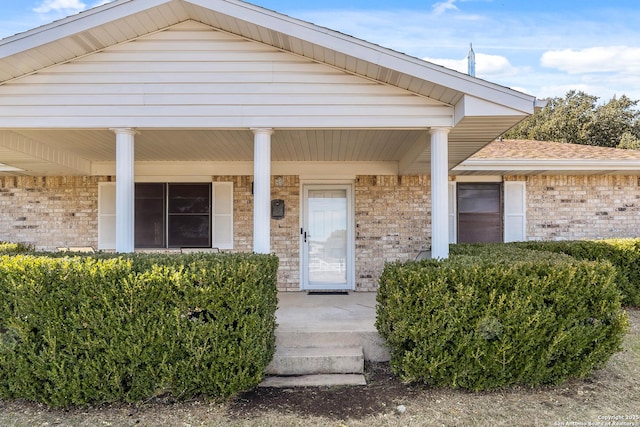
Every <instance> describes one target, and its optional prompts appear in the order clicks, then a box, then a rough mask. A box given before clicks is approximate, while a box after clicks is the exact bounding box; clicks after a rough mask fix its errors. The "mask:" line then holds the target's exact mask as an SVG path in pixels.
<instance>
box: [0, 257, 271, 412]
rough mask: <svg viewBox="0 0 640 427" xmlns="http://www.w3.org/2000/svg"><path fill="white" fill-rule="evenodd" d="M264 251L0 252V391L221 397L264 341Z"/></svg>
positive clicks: (251, 365)
mask: <svg viewBox="0 0 640 427" xmlns="http://www.w3.org/2000/svg"><path fill="white" fill-rule="evenodd" d="M277 268H278V260H277V258H276V257H275V256H268V255H253V254H239V255H228V254H220V255H183V256H179V255H173V256H166V255H165V256H160V255H153V256H139V255H138V256H130V257H114V256H107V255H100V256H98V257H93V256H72V257H45V256H24V255H19V256H14V257H10V256H1V257H0V396H2V397H4V398H24V399H28V400H33V401H39V402H44V403H46V404H48V405H51V406H67V405H70V404H74V405H85V404H96V403H106V402H113V401H127V402H133V401H140V400H144V399H148V398H151V397H154V396H159V395H164V394H169V395H172V396H175V397H176V398H181V399H182V398H189V397H192V396H194V395H199V394H203V395H207V396H213V397H224V396H229V395H232V394H235V393H237V392H239V391H242V390H246V389H249V388H252V387H254V386H255V385H256V384H258V383H259V382H260V380H261V379H262V376H263V371H264V368H265V367H266V365H267V364H268V363H269V362H270V360H271V358H272V356H273V351H274V348H275V335H274V332H275V310H276V306H277V294H276V272H277Z"/></svg>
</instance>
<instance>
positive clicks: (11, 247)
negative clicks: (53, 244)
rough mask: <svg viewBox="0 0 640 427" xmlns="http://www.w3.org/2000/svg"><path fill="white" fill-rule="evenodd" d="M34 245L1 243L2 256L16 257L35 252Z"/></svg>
mask: <svg viewBox="0 0 640 427" xmlns="http://www.w3.org/2000/svg"><path fill="white" fill-rule="evenodd" d="M33 250H34V248H33V245H29V244H27V243H11V242H2V241H0V255H14V254H24V253H28V252H33Z"/></svg>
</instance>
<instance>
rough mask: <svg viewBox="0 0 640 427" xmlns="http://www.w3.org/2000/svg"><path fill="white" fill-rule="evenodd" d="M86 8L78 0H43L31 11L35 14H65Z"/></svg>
mask: <svg viewBox="0 0 640 427" xmlns="http://www.w3.org/2000/svg"><path fill="white" fill-rule="evenodd" d="M86 8H87V5H86V4H84V3H82V2H81V1H80V0H44V1H43V2H42V3H41V4H40V6H38V7H35V8H34V9H33V11H34V12H36V13H49V12H65V13H77V12H81V11H83V10H84V9H86Z"/></svg>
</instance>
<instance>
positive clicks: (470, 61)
mask: <svg viewBox="0 0 640 427" xmlns="http://www.w3.org/2000/svg"><path fill="white" fill-rule="evenodd" d="M467 68H468V74H469V75H470V76H471V77H475V76H476V54H475V52H474V51H473V44H472V43H469V54H468V55H467Z"/></svg>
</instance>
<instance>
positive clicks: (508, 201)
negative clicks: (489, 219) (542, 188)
mask: <svg viewBox="0 0 640 427" xmlns="http://www.w3.org/2000/svg"><path fill="white" fill-rule="evenodd" d="M526 191H527V190H526V182H524V181H506V182H505V183H504V241H505V242H520V241H524V240H527V234H526V233H527V217H526V211H527V206H526V203H527V202H526V200H527V197H526Z"/></svg>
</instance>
